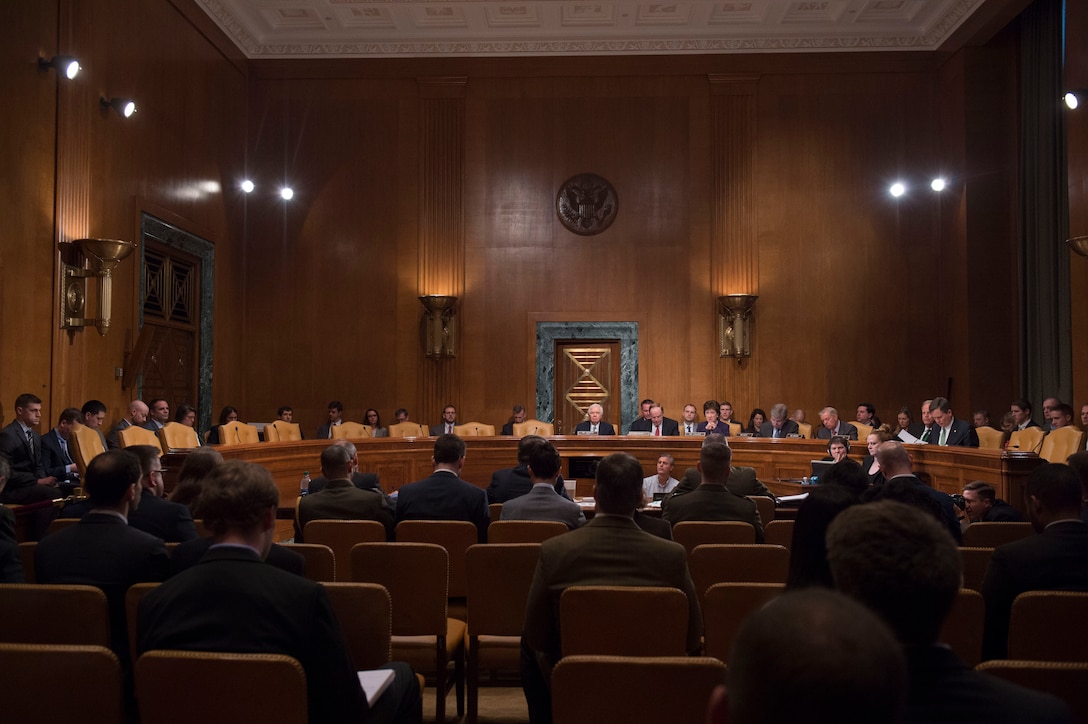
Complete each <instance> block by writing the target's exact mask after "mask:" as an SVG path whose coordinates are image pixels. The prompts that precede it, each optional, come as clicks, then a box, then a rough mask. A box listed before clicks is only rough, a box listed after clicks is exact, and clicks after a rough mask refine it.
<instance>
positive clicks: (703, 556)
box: [688, 544, 790, 601]
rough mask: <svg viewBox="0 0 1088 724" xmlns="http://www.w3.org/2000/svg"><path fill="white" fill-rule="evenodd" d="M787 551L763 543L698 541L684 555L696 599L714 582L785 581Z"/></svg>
mask: <svg viewBox="0 0 1088 724" xmlns="http://www.w3.org/2000/svg"><path fill="white" fill-rule="evenodd" d="M789 567H790V552H789V551H788V550H786V549H785V548H783V547H782V546H772V545H765V544H747V545H735V544H734V545H701V546H696V548H695V550H693V551H692V552H691V554H690V555H689V556H688V569H689V570H690V571H691V580H692V581H693V582H694V583H695V590H696V591H698V593H699V599H700V601H702V599H703V598H704V597H705V596H706V592H707V589H709V588H710V587H711V586H713V585H714V584H715V583H783V584H784V583H785V582H786V576H787V575H788V573H789Z"/></svg>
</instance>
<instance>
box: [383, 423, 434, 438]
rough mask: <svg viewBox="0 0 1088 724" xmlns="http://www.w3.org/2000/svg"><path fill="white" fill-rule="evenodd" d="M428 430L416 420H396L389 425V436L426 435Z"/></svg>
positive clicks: (428, 432)
mask: <svg viewBox="0 0 1088 724" xmlns="http://www.w3.org/2000/svg"><path fill="white" fill-rule="evenodd" d="M430 434H431V433H430V431H429V430H428V429H427V426H426V425H420V424H419V423H418V422H398V423H397V424H395V425H390V426H389V437H427V436H428V435H430Z"/></svg>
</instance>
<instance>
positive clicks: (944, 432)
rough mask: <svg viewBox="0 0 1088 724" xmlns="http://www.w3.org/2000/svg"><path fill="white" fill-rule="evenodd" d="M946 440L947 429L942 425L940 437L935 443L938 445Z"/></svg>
mask: <svg viewBox="0 0 1088 724" xmlns="http://www.w3.org/2000/svg"><path fill="white" fill-rule="evenodd" d="M947 442H948V430H947V429H945V428H943V427H942V428H941V439H940V440H938V441H937V444H938V445H944V444H945V443H947Z"/></svg>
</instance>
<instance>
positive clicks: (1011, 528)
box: [963, 521, 1035, 548]
mask: <svg viewBox="0 0 1088 724" xmlns="http://www.w3.org/2000/svg"><path fill="white" fill-rule="evenodd" d="M1033 535H1035V529H1034V528H1032V527H1031V523H984V522H982V521H980V522H978V523H972V524H971V525H969V526H967V527H966V528H964V529H963V545H964V546H965V547H967V548H997V547H998V546H1003V545H1005V544H1006V543H1012V542H1013V541H1018V540H1020V539H1022V538H1027V537H1029V536H1033Z"/></svg>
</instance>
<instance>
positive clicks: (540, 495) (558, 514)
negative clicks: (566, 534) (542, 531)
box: [502, 485, 586, 530]
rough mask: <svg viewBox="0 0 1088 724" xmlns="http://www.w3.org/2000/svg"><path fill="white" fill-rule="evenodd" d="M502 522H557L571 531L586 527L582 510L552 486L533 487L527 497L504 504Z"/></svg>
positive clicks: (523, 496)
mask: <svg viewBox="0 0 1088 724" xmlns="http://www.w3.org/2000/svg"><path fill="white" fill-rule="evenodd" d="M502 520H556V521H559V522H560V523H565V524H566V526H567V527H568V528H570V529H572V530H573V529H574V528H577V527H579V526H581V525H585V522H586V517H585V514H584V513H582V509H581V508H579V507H578V504H577V503H575V502H574V501H572V500H567V499H566V498H564V497H562V496H560V495H559V494H558V493H556V492H555V488H554V487H552V486H551V485H533V489H532V490H530V491H529V492H528V493H526V494H525V495H522V496H520V497H517V498H514V499H513V500H509V501H507V502H505V503H503V506H502Z"/></svg>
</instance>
